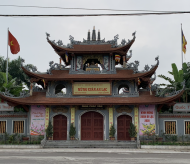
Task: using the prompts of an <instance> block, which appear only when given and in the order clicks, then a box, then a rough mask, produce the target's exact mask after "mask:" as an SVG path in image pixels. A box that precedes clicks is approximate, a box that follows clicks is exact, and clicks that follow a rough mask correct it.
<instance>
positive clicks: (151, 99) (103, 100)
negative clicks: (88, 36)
mask: <svg viewBox="0 0 190 164" xmlns="http://www.w3.org/2000/svg"><path fill="white" fill-rule="evenodd" d="M183 92H184V90H182V91H181V92H180V93H178V94H177V95H175V96H172V97H155V96H154V95H150V94H149V93H148V92H146V93H143V94H140V96H139V97H97V98H94V97H93V98H80V97H77V98H48V97H46V93H43V92H34V93H33V96H30V97H26V98H10V97H6V96H4V95H2V94H0V97H1V98H2V99H3V100H5V101H7V102H11V103H14V104H18V105H146V104H147V105H148V104H154V105H156V104H168V103H171V102H173V101H174V100H176V99H178V98H179V97H180V96H181V95H182V94H183Z"/></svg>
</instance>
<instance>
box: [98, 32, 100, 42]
mask: <svg viewBox="0 0 190 164" xmlns="http://www.w3.org/2000/svg"><path fill="white" fill-rule="evenodd" d="M98 40H100V30H98Z"/></svg>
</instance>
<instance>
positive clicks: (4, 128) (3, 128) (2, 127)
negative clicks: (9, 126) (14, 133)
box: [0, 121, 6, 133]
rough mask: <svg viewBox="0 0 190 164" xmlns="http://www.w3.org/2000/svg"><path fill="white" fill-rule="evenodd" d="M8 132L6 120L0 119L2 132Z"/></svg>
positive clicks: (0, 130)
mask: <svg viewBox="0 0 190 164" xmlns="http://www.w3.org/2000/svg"><path fill="white" fill-rule="evenodd" d="M5 132H6V121H0V133H5Z"/></svg>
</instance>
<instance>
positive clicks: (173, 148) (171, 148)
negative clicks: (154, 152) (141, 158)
mask: <svg viewBox="0 0 190 164" xmlns="http://www.w3.org/2000/svg"><path fill="white" fill-rule="evenodd" d="M141 149H163V150H164V149H165V150H176V149H177V150H184V149H185V150H190V146H176V145H141Z"/></svg>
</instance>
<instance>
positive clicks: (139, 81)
mask: <svg viewBox="0 0 190 164" xmlns="http://www.w3.org/2000/svg"><path fill="white" fill-rule="evenodd" d="M140 84H141V80H140V79H139V77H138V85H140Z"/></svg>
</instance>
